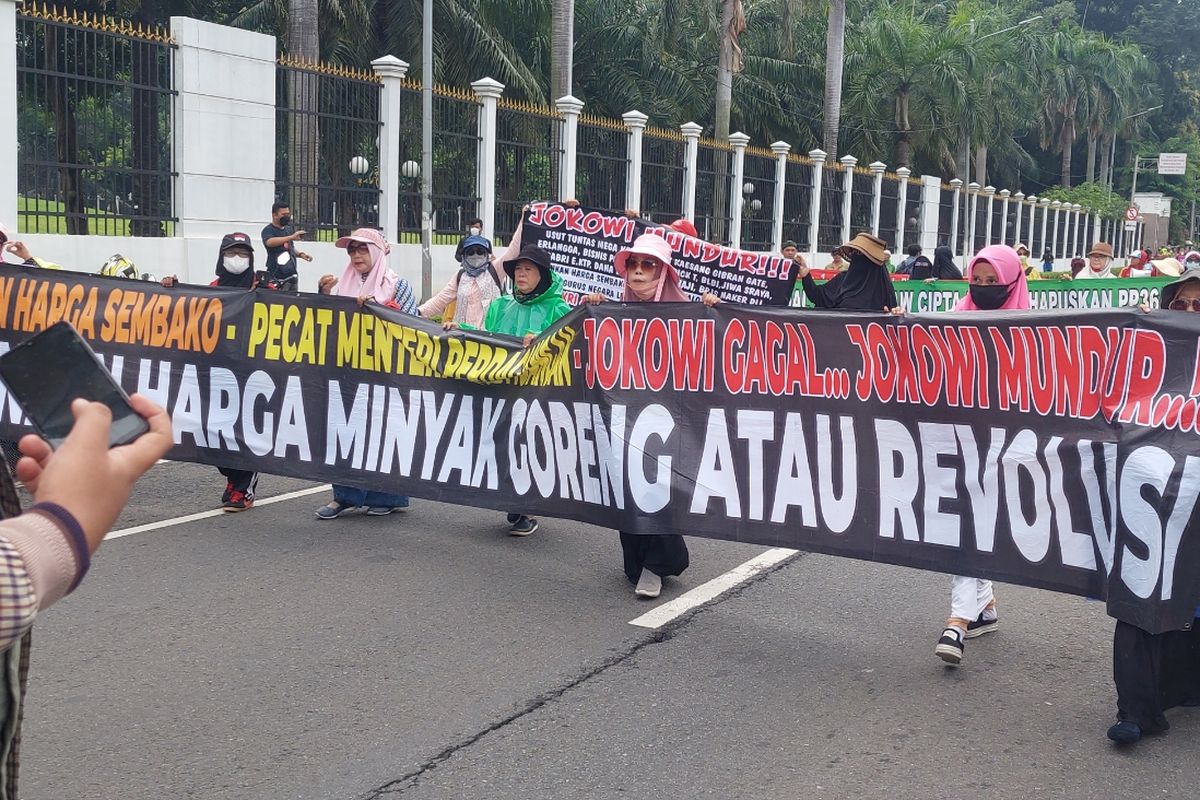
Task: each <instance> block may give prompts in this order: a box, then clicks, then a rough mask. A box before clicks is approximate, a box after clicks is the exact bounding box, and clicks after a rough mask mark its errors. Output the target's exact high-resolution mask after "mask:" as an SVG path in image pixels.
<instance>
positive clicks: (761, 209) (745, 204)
mask: <svg viewBox="0 0 1200 800" xmlns="http://www.w3.org/2000/svg"><path fill="white" fill-rule="evenodd" d="M744 173H745V176H744V177H743V179H742V248H743V249H745V250H774V249H775V244H774V242H772V241H771V233H772V232H773V231H774V228H775V154H774V153H772V152H771V151H770V150H767V149H764V148H761V147H747V148H746V163H745V168H744Z"/></svg>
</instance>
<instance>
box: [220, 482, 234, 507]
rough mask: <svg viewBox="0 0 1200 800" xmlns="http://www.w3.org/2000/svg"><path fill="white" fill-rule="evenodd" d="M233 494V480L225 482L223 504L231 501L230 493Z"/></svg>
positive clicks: (222, 496)
mask: <svg viewBox="0 0 1200 800" xmlns="http://www.w3.org/2000/svg"><path fill="white" fill-rule="evenodd" d="M232 494H233V481H226V482H225V491H223V492H221V505H225V504H226V503H228V502H229V497H230V495H232Z"/></svg>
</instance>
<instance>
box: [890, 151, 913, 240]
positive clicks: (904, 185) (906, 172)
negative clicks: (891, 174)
mask: <svg viewBox="0 0 1200 800" xmlns="http://www.w3.org/2000/svg"><path fill="white" fill-rule="evenodd" d="M896 174H897V175H899V176H900V187H899V188H900V196H899V197H898V198H897V200H896V241H895V243H894V245H893V247H895V249H896V257H897V258H903V256H904V227H905V226H904V223H905V222H906V221H907V219H908V218H907V217H906V216H905V213H906V211H907V209H908V177H909V176H910V175H912V170H911V169H909V168H908V167H901V168H900V169H898V170H896Z"/></svg>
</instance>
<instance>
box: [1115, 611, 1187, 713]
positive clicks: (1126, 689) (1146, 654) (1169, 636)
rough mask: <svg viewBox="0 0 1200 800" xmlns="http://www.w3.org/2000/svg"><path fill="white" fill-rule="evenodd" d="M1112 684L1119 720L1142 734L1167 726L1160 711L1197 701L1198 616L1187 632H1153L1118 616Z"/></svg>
mask: <svg viewBox="0 0 1200 800" xmlns="http://www.w3.org/2000/svg"><path fill="white" fill-rule="evenodd" d="M1113 683H1115V684H1116V685H1117V718H1118V719H1121V720H1128V721H1129V722H1133V723H1136V724H1137V725H1138V726H1139V727H1140V728H1141V729H1142V731H1143V732H1144V733H1156V732H1159V731H1164V730H1166V729H1167V727H1168V725H1167V718H1166V717H1165V716H1164V715H1163V712H1164V711H1167V710H1168V709H1171V708H1175V707H1176V706H1182V705H1196V704H1198V703H1200V620H1196V622H1194V623H1193V624H1192V627H1191V629H1190V630H1186V631H1167V632H1166V633H1157V634H1155V633H1147V632H1146V631H1144V630H1142V629H1141V628H1138V627H1135V626H1133V625H1130V624H1128V623H1126V622H1121V621H1120V620H1118V621H1117V627H1116V630H1114V631H1113Z"/></svg>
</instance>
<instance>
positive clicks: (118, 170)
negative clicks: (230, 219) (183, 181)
mask: <svg viewBox="0 0 1200 800" xmlns="http://www.w3.org/2000/svg"><path fill="white" fill-rule="evenodd" d="M173 49H174V45H173V44H172V42H171V39H170V35H169V34H168V33H167V32H166V31H165V30H161V29H158V28H146V27H144V26H139V25H134V24H132V23H129V22H126V21H123V20H111V19H106V18H102V17H96V16H91V15H88V14H86V13H80V12H77V11H72V12H70V14H69V15H68V14H67V13H66V12H61V13H60V12H59V11H58V10H56V9H54V8H47V7H45V6H42V7H40V8H29V9H24V10H22V11H21V12H20V13H19V14H18V15H17V53H16V57H17V107H16V108H10V109H9V110H8V113H10V114H16V115H17V137H18V138H17V140H18V143H19V144H18V149H17V153H16V157H17V229H18V230H20V231H23V232H27V233H69V234H80V235H83V234H89V233H91V234H103V235H110V236H128V235H133V236H166V235H170V234H172V233H173V232H174V230H173V223H174V221H175V216H174V211H173V197H172V178H173V176H174V173H173V172H172V170H171V105H172V100H171V98H172V95H174V91H173V89H172V82H171V58H172V51H173Z"/></svg>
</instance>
